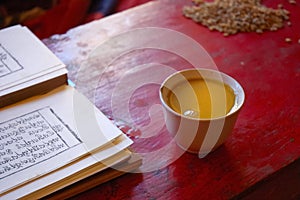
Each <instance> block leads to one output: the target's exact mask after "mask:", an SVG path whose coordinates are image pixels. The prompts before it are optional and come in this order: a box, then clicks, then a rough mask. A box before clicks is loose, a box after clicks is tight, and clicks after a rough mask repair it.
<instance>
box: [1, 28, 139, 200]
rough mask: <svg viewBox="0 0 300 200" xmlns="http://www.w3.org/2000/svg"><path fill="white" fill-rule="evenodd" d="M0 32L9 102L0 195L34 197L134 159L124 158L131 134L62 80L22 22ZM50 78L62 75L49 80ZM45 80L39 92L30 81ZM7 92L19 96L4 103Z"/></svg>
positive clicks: (56, 65)
mask: <svg viewBox="0 0 300 200" xmlns="http://www.w3.org/2000/svg"><path fill="white" fill-rule="evenodd" d="M0 36H1V37H0V38H1V39H0V48H2V49H1V52H0V56H1V57H2V58H3V59H1V62H2V64H1V66H0V74H1V76H0V88H1V97H0V99H1V98H4V97H5V98H4V99H6V102H9V105H6V106H4V107H2V108H1V109H0V180H1V182H0V198H1V199H20V198H30V199H37V198H41V197H44V196H46V195H49V194H51V193H53V192H56V191H58V190H61V189H63V188H66V187H67V186H69V187H71V186H72V185H73V184H75V183H77V182H78V181H81V180H84V179H86V178H87V177H90V179H92V177H93V176H92V175H95V174H97V173H99V172H101V173H102V175H101V176H102V177H103V178H102V179H101V177H100V182H105V181H107V180H110V179H111V178H114V177H115V176H118V175H120V174H122V173H125V172H126V171H127V170H133V169H135V168H137V167H138V166H139V165H140V164H141V161H140V160H139V159H137V160H135V161H134V163H132V162H130V159H131V157H132V155H133V153H132V152H131V151H129V150H128V147H129V146H130V145H131V144H132V141H131V140H130V139H129V138H127V137H126V135H124V134H123V133H122V131H120V130H119V129H118V128H117V127H115V126H114V125H113V124H112V123H111V121H110V120H109V119H108V118H106V116H105V115H104V114H103V113H102V112H101V111H99V110H98V109H97V108H96V107H95V106H94V105H93V104H92V103H91V102H90V101H89V100H88V99H87V98H86V97H84V96H83V95H81V94H80V93H79V92H77V91H76V89H74V88H73V87H71V86H68V85H67V84H63V83H66V76H64V75H66V69H65V67H64V65H63V64H62V63H61V62H60V61H59V59H57V58H56V57H55V56H54V55H53V54H52V53H51V52H50V51H49V50H48V49H47V48H46V47H45V46H44V45H43V44H42V43H41V42H40V41H39V40H38V39H37V38H36V37H35V36H34V35H33V34H32V33H31V32H30V31H29V30H28V29H27V28H25V27H21V26H15V27H11V28H8V29H4V30H2V31H0ZM33 52H35V53H38V55H36V54H35V53H33ZM35 55H36V56H35ZM57 77H60V78H59V79H61V80H63V77H65V80H63V81H61V82H60V83H59V84H57V83H56V82H55V81H54V83H53V79H56V78H57ZM56 80H57V79H56ZM47 81H48V84H46V86H47V85H48V86H49V85H50V89H49V88H47V87H46V89H47V91H42V90H41V88H42V89H43V87H45V85H44V86H43V87H38V88H36V87H34V86H35V85H37V84H41V85H43V83H44V82H47ZM53 85H54V86H53ZM59 85H60V86H59ZM53 88H55V89H53ZM24 89H25V90H26V92H25V93H26V95H25V96H22V94H24V92H20V91H22V90H24ZM32 89H33V90H32ZM38 90H39V91H38ZM49 90H50V91H49ZM37 91H38V92H37ZM10 93H15V95H13V97H11V96H9V94H10ZM41 93H44V94H42V95H36V94H41ZM19 95H21V96H22V97H19ZM28 95H30V96H31V97H29V98H28V97H27V96H28ZM3 96H4V97H3ZM14 97H17V99H18V101H19V100H20V99H23V100H22V101H19V102H17V103H13V104H12V102H15V101H13V100H9V99H10V98H14ZM7 99H8V100H9V101H8V100H7ZM1 101H2V99H1ZM114 166H116V167H117V166H122V167H125V168H126V166H127V168H126V171H124V172H122V171H121V169H120V168H118V169H117V170H114V168H113V167H114ZM108 169H110V171H108ZM116 171H117V172H118V173H116ZM106 172H107V173H110V175H108V176H105V173H106ZM112 172H113V173H112ZM103 174H104V175H103ZM86 189H89V188H88V187H87V188H86ZM83 190H84V188H83ZM77 192H78V191H77Z"/></svg>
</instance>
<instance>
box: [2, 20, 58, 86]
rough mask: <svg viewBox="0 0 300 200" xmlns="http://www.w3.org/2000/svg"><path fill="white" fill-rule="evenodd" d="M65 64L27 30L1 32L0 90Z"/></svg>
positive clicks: (14, 27)
mask: <svg viewBox="0 0 300 200" xmlns="http://www.w3.org/2000/svg"><path fill="white" fill-rule="evenodd" d="M61 67H64V64H63V63H62V62H61V61H60V60H59V59H58V58H57V57H56V56H55V55H54V54H53V53H52V52H51V51H50V50H49V49H48V48H47V47H46V46H45V45H44V44H43V43H42V42H41V41H40V40H39V39H38V38H37V37H36V36H35V35H34V34H33V33H32V32H31V31H30V30H29V29H28V28H27V27H22V26H20V25H16V26H12V27H8V28H5V29H2V30H0V88H1V89H3V87H6V86H9V87H11V86H12V85H14V84H15V83H16V84H20V80H24V81H27V80H28V79H29V80H30V79H32V78H30V77H31V76H34V75H36V74H38V73H42V72H43V71H45V70H49V69H51V68H61Z"/></svg>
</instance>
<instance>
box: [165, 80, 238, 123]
mask: <svg viewBox="0 0 300 200" xmlns="http://www.w3.org/2000/svg"><path fill="white" fill-rule="evenodd" d="M168 100H169V102H168V104H169V106H170V107H171V108H172V109H173V110H175V111H176V112H177V113H181V114H183V115H186V116H189V117H193V118H216V117H221V116H224V115H226V114H227V113H229V112H230V110H231V108H232V107H233V105H234V102H235V95H234V91H233V90H232V88H231V87H229V86H228V85H226V84H224V83H221V82H219V81H215V80H209V79H208V80H206V79H205V80H203V79H194V80H189V81H185V82H182V83H180V84H178V85H177V86H176V87H175V88H173V89H172V92H171V93H170V94H169V98H168Z"/></svg>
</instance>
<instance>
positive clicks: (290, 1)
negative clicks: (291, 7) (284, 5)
mask: <svg viewBox="0 0 300 200" xmlns="http://www.w3.org/2000/svg"><path fill="white" fill-rule="evenodd" d="M289 3H290V4H297V3H296V1H295V0H289Z"/></svg>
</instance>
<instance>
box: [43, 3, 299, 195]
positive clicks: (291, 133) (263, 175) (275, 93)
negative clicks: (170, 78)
mask: <svg viewBox="0 0 300 200" xmlns="http://www.w3.org/2000/svg"><path fill="white" fill-rule="evenodd" d="M263 3H264V4H265V5H267V6H271V7H273V8H276V7H277V4H279V3H281V4H283V6H284V8H286V9H288V10H289V11H290V13H291V14H290V21H291V23H292V25H291V26H285V27H284V28H283V29H280V30H278V31H276V32H265V33H263V34H256V33H239V34H237V35H233V36H230V37H224V36H223V35H222V34H220V33H218V32H211V31H209V30H208V29H207V28H205V27H203V26H201V25H198V24H196V23H194V22H193V21H191V20H190V19H187V18H185V17H183V15H182V6H184V5H190V4H191V3H190V1H187V0H161V1H155V2H151V3H147V4H144V5H142V6H140V7H137V8H133V9H130V10H128V11H125V12H121V13H118V14H115V15H112V16H110V17H107V18H104V19H102V20H99V21H94V22H92V23H89V24H85V25H83V26H79V27H76V28H74V29H72V30H70V31H69V32H67V33H66V34H63V35H55V36H53V37H51V38H49V39H46V40H44V42H45V43H46V45H47V46H48V47H49V48H50V49H51V50H52V51H53V52H54V53H55V54H56V55H57V56H58V57H59V58H60V59H61V60H62V61H63V62H64V63H65V64H66V65H67V67H68V69H69V78H70V79H71V80H72V81H73V82H75V83H76V86H77V88H78V90H80V91H81V92H82V93H84V94H85V95H86V96H88V97H89V98H90V99H91V101H93V102H94V103H95V104H96V106H97V107H98V108H99V109H101V110H102V111H103V112H104V113H105V114H106V115H107V116H108V117H110V118H111V119H113V120H115V122H116V123H117V124H118V125H120V128H122V129H123V130H124V131H125V132H126V133H127V134H128V135H129V136H130V137H132V138H133V140H134V141H135V143H134V145H133V149H134V150H135V151H136V152H138V153H141V154H142V156H143V157H144V165H143V166H142V171H143V173H142V172H141V173H129V174H126V175H124V176H122V177H119V178H117V179H115V180H113V181H110V182H108V183H105V184H102V185H99V186H97V187H95V188H93V189H91V190H89V191H86V192H83V193H81V194H79V195H77V196H75V197H73V199H136V200H139V199H231V198H237V199H239V198H242V199H243V198H244V199H297V198H298V199H299V198H300V135H299V133H300V123H299V121H300V93H299V88H300V44H299V42H298V40H299V39H300V26H299V25H298V21H299V20H300V7H299V6H300V5H299V2H297V4H296V5H292V4H289V3H288V1H283V0H281V1H280V0H274V1H271V0H266V1H263ZM147 27H160V28H167V29H164V30H169V29H170V30H174V31H178V32H180V33H183V34H185V35H186V36H188V37H190V38H192V39H193V40H195V41H196V42H197V43H199V44H201V45H202V46H203V47H204V48H205V50H206V51H207V52H208V54H209V55H210V56H211V57H212V59H213V61H214V62H215V64H216V66H217V67H218V69H219V70H220V71H222V72H225V73H227V74H229V75H231V76H232V77H234V78H236V79H237V80H238V81H239V82H240V83H241V85H242V86H243V88H244V90H245V93H246V101H245V104H244V107H243V109H242V111H241V113H240V116H239V119H238V121H237V123H236V126H235V129H234V131H233V133H232V135H231V136H230V137H229V138H228V140H227V141H226V143H225V144H224V145H223V146H222V147H220V148H219V149H217V150H216V151H214V152H212V153H211V154H209V155H208V156H207V157H205V158H203V159H199V158H198V157H197V155H194V154H189V153H183V154H182V155H181V153H182V152H181V151H180V149H179V148H178V147H177V146H176V145H175V144H174V142H173V140H172V138H171V136H170V135H169V134H168V132H167V130H166V128H165V126H164V120H163V117H162V113H161V109H160V106H159V98H158V88H159V82H160V81H161V79H162V78H164V77H165V76H166V75H167V74H168V73H170V69H171V71H172V70H175V71H176V70H179V69H185V68H190V67H191V65H190V63H189V62H188V60H186V59H185V58H182V57H180V56H178V54H176V52H175V53H174V52H172V51H168V50H166V49H164V48H168V47H165V46H163V48H161V49H160V48H159V45H158V47H157V46H155V45H154V48H148V47H151V44H165V43H167V44H170V45H171V46H172V42H170V40H168V37H166V35H162V36H161V35H160V31H158V33H157V35H155V33H153V32H151V31H150V32H151V35H147V34H143V35H135V33H136V32H131V33H129V34H128V33H127V32H126V31H130V30H131V31H132V30H135V29H136V28H143V29H139V30H145V29H147ZM151 30H152V29H151ZM155 30H156V29H155ZM146 33H147V32H146ZM172 33H173V32H172ZM175 35H176V34H175ZM127 36H128V37H127ZM139 36H141V37H139ZM177 36H178V35H176V36H175V38H176V37H177ZM181 36H184V35H181ZM172 37H173V36H172ZM178 37H179V36H178ZM287 37H288V38H291V40H292V42H290V43H287V42H285V38H287ZM146 38H148V40H147V39H146ZM149 38H150V39H151V41H149ZM144 39H145V40H144ZM135 41H143V42H144V43H142V44H141V47H145V48H138V49H134V50H130V49H128V45H129V46H130V45H133V46H134V44H135ZM171 41H172V40H171ZM182 41H185V39H183V40H180V41H176V40H175V39H174V40H173V44H176V43H177V42H179V43H180V42H182ZM189 41H190V40H189ZM124 42H125V43H124ZM102 43H104V44H102ZM136 43H138V42H136ZM99 45H100V48H99ZM152 46H153V45H152ZM175 46H176V45H175ZM97 47H98V49H97V51H96V52H97V54H96V58H95V59H94V60H92V61H89V62H86V60H87V58H88V57H89V56H90V55H91V52H95V51H94V49H95V48H97ZM146 47H147V48H146ZM180 49H183V50H184V52H188V53H187V54H185V53H183V54H184V55H185V56H187V57H189V56H190V55H197V52H194V49H193V48H192V47H191V46H189V45H182V44H180V45H179V46H177V50H180ZM177 50H176V51H177ZM198 53H200V54H201V55H200V58H199V59H200V61H199V65H200V66H196V67H208V68H214V64H213V63H212V62H211V60H209V58H207V55H205V54H204V53H203V52H201V51H200V52H198ZM98 55H99V56H98ZM116 55H117V57H114V56H116ZM101 56H102V57H101ZM201 56H203V58H202V57H201ZM190 59H193V58H190ZM195 59H196V60H197V58H195ZM203 59H207V60H203ZM95 61H96V62H95ZM107 61H109V63H105V62H107ZM153 63H154V64H153ZM204 65H206V66H204ZM145 66H146V67H145ZM164 69H166V71H165V70H164ZM123 125H124V126H123ZM180 155H181V156H180ZM147 170H148V171H147Z"/></svg>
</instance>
